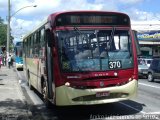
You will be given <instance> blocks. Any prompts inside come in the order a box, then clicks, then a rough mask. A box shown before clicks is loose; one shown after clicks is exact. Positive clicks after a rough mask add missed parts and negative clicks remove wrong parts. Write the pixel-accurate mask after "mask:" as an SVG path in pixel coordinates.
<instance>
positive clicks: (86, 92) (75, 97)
mask: <svg viewBox="0 0 160 120" xmlns="http://www.w3.org/2000/svg"><path fill="white" fill-rule="evenodd" d="M137 87H138V81H137V80H132V81H130V82H129V83H127V84H125V85H122V86H115V87H108V88H98V89H75V88H72V87H68V86H65V85H64V86H61V87H57V88H56V105H57V106H67V105H92V104H103V103H111V102H118V101H122V100H127V99H131V98H132V97H134V96H135V95H136V93H137Z"/></svg>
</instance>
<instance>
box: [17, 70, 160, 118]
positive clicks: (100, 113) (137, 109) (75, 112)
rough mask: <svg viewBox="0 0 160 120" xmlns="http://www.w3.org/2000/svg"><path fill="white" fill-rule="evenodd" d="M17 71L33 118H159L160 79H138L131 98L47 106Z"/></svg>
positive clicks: (21, 73) (20, 72) (21, 72)
mask: <svg viewBox="0 0 160 120" xmlns="http://www.w3.org/2000/svg"><path fill="white" fill-rule="evenodd" d="M18 75H19V77H20V78H19V79H20V81H21V86H22V90H23V93H24V95H25V97H26V101H27V103H28V106H29V107H30V110H31V112H32V115H33V119H35V120H36V119H41V120H97V119H99V120H105V119H121V120H122V119H123V120H124V119H128V120H130V119H146V120H150V119H152V120H159V119H160V80H156V82H148V81H147V80H146V79H139V84H138V85H139V87H138V95H137V97H136V98H135V99H133V100H127V101H123V102H117V103H110V104H104V105H94V106H72V107H58V108H57V107H56V108H55V107H54V106H52V108H51V109H47V108H46V107H45V105H44V104H43V101H42V100H41V96H40V95H39V94H38V93H37V92H36V91H35V90H34V91H31V90H29V88H28V86H27V83H26V80H25V77H24V74H23V71H18Z"/></svg>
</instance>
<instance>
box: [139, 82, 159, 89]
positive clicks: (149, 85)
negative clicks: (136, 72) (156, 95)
mask: <svg viewBox="0 0 160 120" xmlns="http://www.w3.org/2000/svg"><path fill="white" fill-rule="evenodd" d="M138 84H139V85H144V86H148V87H152V88H157V89H160V87H156V86H153V85H149V84H144V83H140V82H139V83H138Z"/></svg>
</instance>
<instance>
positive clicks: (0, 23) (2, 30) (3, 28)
mask: <svg viewBox="0 0 160 120" xmlns="http://www.w3.org/2000/svg"><path fill="white" fill-rule="evenodd" d="M13 39H14V38H13V36H10V47H11V46H12V43H13ZM6 45H7V24H4V20H3V19H2V18H1V17H0V46H6Z"/></svg>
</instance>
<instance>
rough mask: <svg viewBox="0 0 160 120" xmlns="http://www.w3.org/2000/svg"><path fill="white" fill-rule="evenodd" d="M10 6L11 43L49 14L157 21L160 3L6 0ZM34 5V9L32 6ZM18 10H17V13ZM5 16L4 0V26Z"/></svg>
mask: <svg viewBox="0 0 160 120" xmlns="http://www.w3.org/2000/svg"><path fill="white" fill-rule="evenodd" d="M10 3H11V16H12V15H13V16H12V17H11V34H12V36H13V37H14V38H15V39H14V42H16V41H20V40H21V38H22V36H24V35H25V34H27V33H28V32H29V31H30V30H32V29H33V28H34V27H36V26H37V25H38V24H40V23H41V21H43V20H44V19H45V18H47V16H48V15H49V14H51V13H54V12H57V11H67V10H103V11H116V12H117V11H118V12H123V13H126V14H128V15H129V16H130V18H131V22H136V21H142V22H143V21H159V20H160V7H159V5H160V0H10ZM34 5H37V7H33V6H34ZM26 6H30V7H26ZM24 7H25V8H24ZM21 8H23V9H21ZM19 9H21V10H20V11H18V10H19ZM17 11H18V12H17ZM15 13H16V14H15ZM7 16H8V0H0V17H1V18H3V19H4V21H5V22H6V23H7V21H6V19H7Z"/></svg>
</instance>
